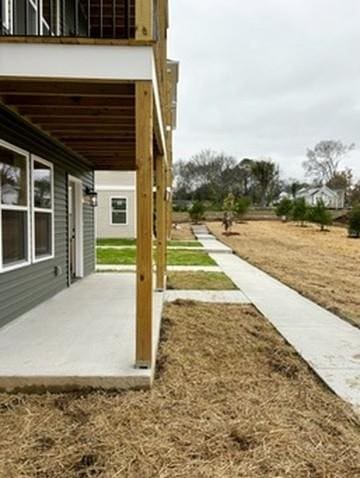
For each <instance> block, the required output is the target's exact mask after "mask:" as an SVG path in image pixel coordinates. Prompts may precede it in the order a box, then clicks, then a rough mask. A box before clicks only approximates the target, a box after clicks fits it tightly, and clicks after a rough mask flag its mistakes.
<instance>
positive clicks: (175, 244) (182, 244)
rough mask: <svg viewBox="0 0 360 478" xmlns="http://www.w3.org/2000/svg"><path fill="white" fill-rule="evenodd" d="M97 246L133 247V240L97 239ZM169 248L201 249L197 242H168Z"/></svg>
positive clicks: (134, 243) (134, 242) (134, 241)
mask: <svg viewBox="0 0 360 478" xmlns="http://www.w3.org/2000/svg"><path fill="white" fill-rule="evenodd" d="M96 245H98V246H135V245H136V240H135V239H97V241H96ZM168 245H169V246H171V247H202V245H201V244H200V242H199V241H169V242H168Z"/></svg>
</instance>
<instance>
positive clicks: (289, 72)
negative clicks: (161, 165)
mask: <svg viewBox="0 0 360 478" xmlns="http://www.w3.org/2000/svg"><path fill="white" fill-rule="evenodd" d="M170 7H171V30H170V55H171V57H172V58H174V59H178V60H179V61H180V62H181V65H180V75H181V76H180V85H179V105H178V130H177V131H176V133H175V159H180V158H182V159H187V158H190V157H191V156H192V155H193V154H195V153H197V152H199V151H201V150H202V149H204V148H211V149H214V150H219V151H224V152H226V153H228V154H232V155H234V156H236V157H237V158H238V159H242V158H244V157H250V158H257V157H260V156H265V157H268V156H269V157H272V158H273V159H275V160H276V161H278V162H279V163H280V166H281V170H282V173H283V175H284V176H285V177H296V176H302V175H303V169H302V166H301V163H302V161H303V160H304V159H305V153H306V148H307V147H313V146H314V145H315V144H316V143H317V142H318V141H321V140H323V139H338V140H341V141H343V142H345V143H351V142H355V143H356V145H357V149H356V151H354V152H353V153H352V154H351V156H350V157H349V158H348V159H347V160H346V161H345V163H344V164H345V165H346V166H349V167H352V168H353V169H354V172H355V174H356V176H357V177H360V1H359V0H247V1H246V0H170Z"/></svg>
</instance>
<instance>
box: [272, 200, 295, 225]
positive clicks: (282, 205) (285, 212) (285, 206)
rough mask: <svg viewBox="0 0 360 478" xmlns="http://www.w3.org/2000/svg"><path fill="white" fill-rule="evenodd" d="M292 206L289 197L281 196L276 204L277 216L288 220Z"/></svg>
mask: <svg viewBox="0 0 360 478" xmlns="http://www.w3.org/2000/svg"><path fill="white" fill-rule="evenodd" d="M292 208H293V202H292V200H291V199H289V198H283V199H282V200H281V201H280V202H279V204H278V205H277V206H276V209H275V213H276V215H277V216H278V217H284V218H285V219H286V220H288V218H289V216H290V214H291V211H292Z"/></svg>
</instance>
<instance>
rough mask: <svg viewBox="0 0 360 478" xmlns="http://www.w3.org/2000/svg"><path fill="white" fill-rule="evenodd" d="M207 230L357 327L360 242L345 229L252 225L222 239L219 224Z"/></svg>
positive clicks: (239, 227) (359, 316) (359, 321)
mask: <svg viewBox="0 0 360 478" xmlns="http://www.w3.org/2000/svg"><path fill="white" fill-rule="evenodd" d="M209 228H210V229H211V230H212V231H213V232H214V233H215V234H217V235H218V237H219V238H220V239H221V240H222V241H224V242H225V243H226V244H228V245H230V246H231V247H232V248H233V249H234V250H235V251H236V252H237V253H238V254H239V256H241V257H242V258H244V259H247V260H248V261H249V262H251V263H252V264H254V265H256V266H258V267H260V268H261V269H263V270H264V271H266V272H268V273H269V274H271V275H272V276H274V277H276V278H278V279H280V280H281V281H283V282H285V283H286V284H288V285H290V286H291V287H293V288H294V289H296V290H298V291H299V292H300V293H302V294H303V295H305V296H307V297H309V298H310V299H312V300H314V301H315V302H317V303H319V304H320V305H322V306H323V307H326V308H327V309H328V310H330V311H332V312H334V313H336V314H339V315H340V316H342V317H343V318H345V319H347V320H349V321H350V322H352V323H354V324H357V325H358V326H360V287H359V284H360V240H356V239H349V238H348V237H347V231H346V229H344V228H342V227H331V228H330V232H320V231H319V228H318V227H315V226H311V225H309V226H308V227H299V226H298V225H296V224H295V223H288V224H283V223H281V222H273V221H267V222H265V221H260V222H255V221H254V222H248V223H244V224H237V225H235V226H234V227H233V232H237V233H239V235H238V236H232V237H226V238H225V237H224V236H223V234H222V227H221V224H220V223H210V224H209Z"/></svg>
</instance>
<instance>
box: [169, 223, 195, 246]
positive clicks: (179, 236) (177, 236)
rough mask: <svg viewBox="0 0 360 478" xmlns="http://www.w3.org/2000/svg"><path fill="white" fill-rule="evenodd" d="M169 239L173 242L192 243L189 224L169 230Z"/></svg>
mask: <svg viewBox="0 0 360 478" xmlns="http://www.w3.org/2000/svg"><path fill="white" fill-rule="evenodd" d="M171 239H172V240H173V241H193V240H194V239H195V236H194V234H193V232H192V230H191V224H190V223H189V222H184V223H181V224H178V225H177V228H176V229H174V228H173V229H172V230H171Z"/></svg>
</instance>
